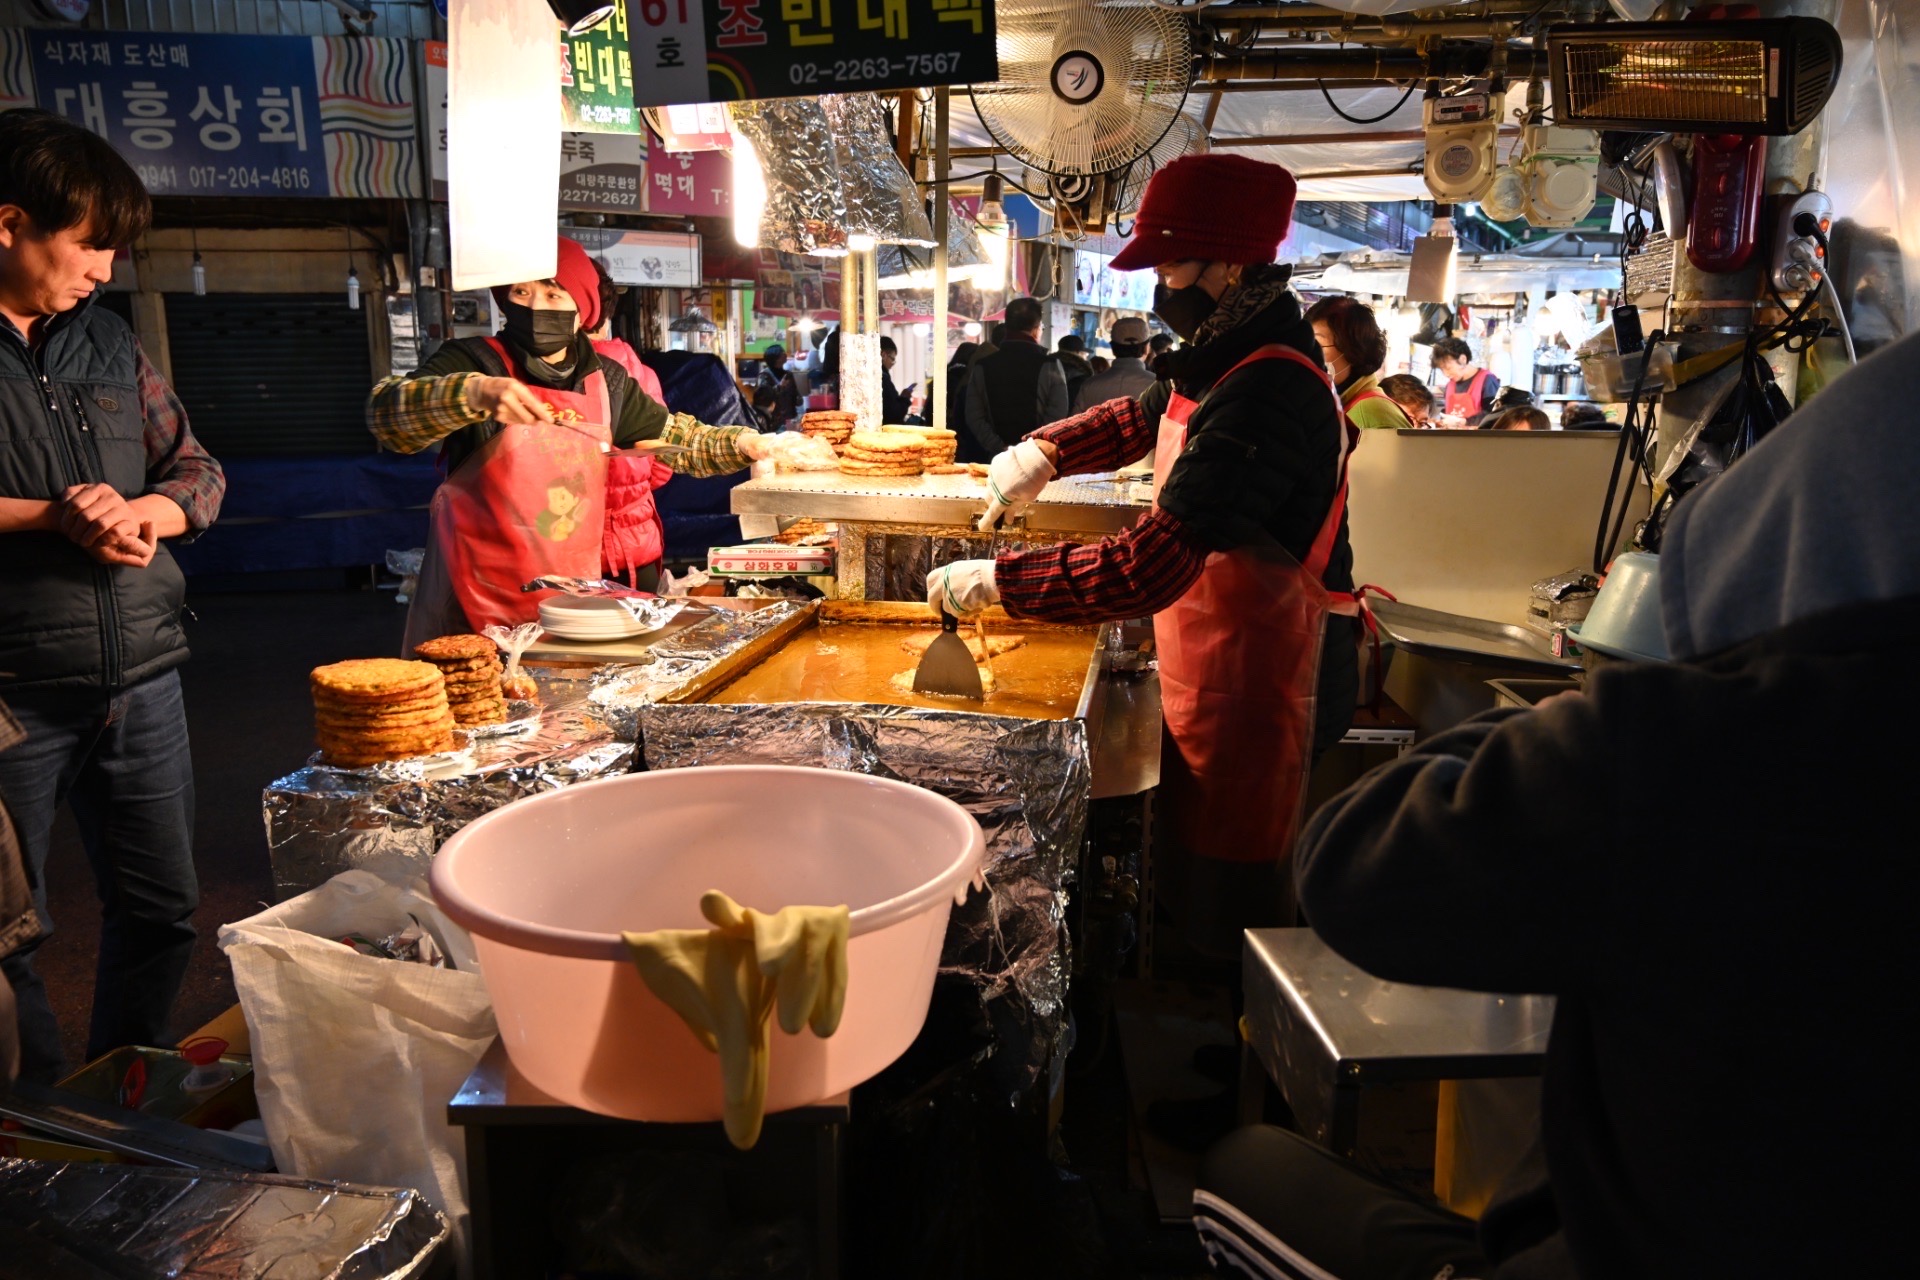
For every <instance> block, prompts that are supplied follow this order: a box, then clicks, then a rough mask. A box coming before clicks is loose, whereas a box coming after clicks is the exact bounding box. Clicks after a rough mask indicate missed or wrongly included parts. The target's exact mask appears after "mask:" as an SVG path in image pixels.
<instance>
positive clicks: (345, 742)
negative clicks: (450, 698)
mask: <svg viewBox="0 0 1920 1280" xmlns="http://www.w3.org/2000/svg"><path fill="white" fill-rule="evenodd" d="M451 728H453V716H452V715H451V714H448V715H444V716H442V717H441V718H440V719H438V720H433V721H430V722H428V723H427V724H418V725H400V726H396V727H394V728H387V729H370V728H365V727H362V726H358V725H356V726H355V727H353V728H351V729H330V728H326V727H324V726H323V727H320V728H318V729H317V730H316V732H315V736H317V737H318V738H319V739H320V745H321V746H323V747H325V746H330V745H340V746H346V747H349V748H352V747H356V746H361V747H364V746H376V745H378V746H383V747H384V746H388V745H396V744H397V745H403V746H410V745H412V744H414V743H417V742H421V741H423V740H430V739H433V738H438V737H439V736H440V735H442V734H444V733H446V732H447V731H448V730H449V729H451Z"/></svg>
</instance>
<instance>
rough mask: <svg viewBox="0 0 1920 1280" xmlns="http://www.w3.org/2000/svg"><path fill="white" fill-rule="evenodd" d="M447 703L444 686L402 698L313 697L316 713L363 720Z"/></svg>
mask: <svg viewBox="0 0 1920 1280" xmlns="http://www.w3.org/2000/svg"><path fill="white" fill-rule="evenodd" d="M446 702H447V694H446V689H445V687H444V686H441V687H437V688H430V689H427V690H426V691H424V692H422V693H419V694H408V695H407V696H405V697H402V698H385V699H381V698H338V697H335V696H333V695H332V694H323V693H318V692H316V693H315V694H314V695H313V709H314V711H315V712H316V713H325V714H328V715H336V716H348V717H357V718H362V719H364V718H365V717H368V716H386V715H405V714H407V713H409V712H413V711H427V710H431V709H432V708H434V707H441V706H445V705H446Z"/></svg>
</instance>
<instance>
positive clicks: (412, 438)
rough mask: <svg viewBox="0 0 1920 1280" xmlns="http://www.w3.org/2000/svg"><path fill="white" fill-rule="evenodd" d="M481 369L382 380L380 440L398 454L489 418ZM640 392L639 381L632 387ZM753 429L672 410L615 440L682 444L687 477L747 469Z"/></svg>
mask: <svg viewBox="0 0 1920 1280" xmlns="http://www.w3.org/2000/svg"><path fill="white" fill-rule="evenodd" d="M485 376H486V375H484V374H480V373H449V374H443V375H441V376H439V377H426V378H383V379H381V380H380V381H379V382H378V383H376V384H375V385H374V388H373V393H372V395H370V396H369V397H368V399H367V427H368V429H369V430H371V431H372V432H373V434H374V436H375V437H376V438H377V439H378V440H379V441H380V443H381V444H383V445H385V446H386V447H387V448H389V449H392V450H393V451H394V452H396V453H419V452H421V451H423V450H425V449H428V448H431V447H432V446H433V445H435V444H438V443H439V442H440V441H442V440H444V439H446V438H447V437H448V436H450V435H452V434H453V433H454V432H456V431H459V430H462V429H464V428H466V427H474V426H479V425H480V424H482V423H484V422H486V421H488V418H489V415H488V414H487V413H486V411H485V410H482V409H476V408H474V407H473V405H472V403H471V402H470V401H469V399H468V397H467V391H468V388H469V387H470V386H472V384H473V382H474V380H475V379H476V378H482V377H485ZM634 390H635V391H636V392H638V391H639V385H638V384H637V383H636V384H635V385H634ZM751 429H752V428H750V427H712V426H708V425H707V424H706V423H704V422H701V421H699V420H698V419H696V418H693V417H692V416H690V415H688V414H684V413H675V414H669V415H668V416H667V422H666V425H665V426H664V427H662V428H661V429H660V434H659V435H658V436H657V437H639V438H636V439H631V440H629V439H622V438H620V437H619V436H618V435H616V436H615V438H614V443H615V444H617V445H622V446H625V445H632V444H636V443H638V442H639V439H644V438H657V439H658V440H660V441H661V442H662V443H663V444H676V445H684V446H685V447H686V448H687V449H689V450H691V452H689V453H687V454H686V455H684V456H682V457H678V458H675V459H674V460H673V469H674V470H675V471H677V472H681V473H684V474H686V475H690V476H695V477H700V476H722V475H728V474H730V473H732V472H735V471H740V470H743V469H744V468H746V467H748V466H750V465H752V460H751V459H749V458H748V457H747V456H746V455H744V454H742V453H741V452H740V448H739V443H738V442H739V439H740V436H741V434H742V433H744V432H746V431H749V430H751Z"/></svg>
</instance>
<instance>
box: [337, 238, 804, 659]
mask: <svg viewBox="0 0 1920 1280" xmlns="http://www.w3.org/2000/svg"><path fill="white" fill-rule="evenodd" d="M557 258H558V263H557V266H556V269H555V271H554V274H553V276H552V277H550V278H549V279H546V280H529V281H525V282H523V283H520V284H511V285H497V286H495V287H494V290H493V297H494V301H495V302H496V303H498V304H499V307H500V310H501V312H502V313H503V314H504V315H505V317H506V323H505V324H504V325H503V326H502V327H501V329H500V332H499V333H498V334H495V335H494V336H493V337H490V338H456V339H454V340H453V341H451V342H446V343H443V344H442V345H441V346H440V348H439V349H438V350H437V351H435V352H434V353H433V355H432V356H430V357H428V359H427V361H426V363H424V364H422V365H421V366H420V367H419V368H418V369H415V370H414V371H413V372H412V373H410V374H408V375H407V376H406V377H404V378H387V379H385V380H383V381H381V382H380V383H379V384H377V385H376V386H375V387H374V388H373V393H372V394H371V395H370V396H369V397H368V399H367V426H368V427H369V428H371V429H372V431H373V434H374V435H375V436H377V437H378V438H379V440H380V442H381V443H382V444H384V445H386V446H387V447H388V448H389V449H393V450H395V451H397V452H400V453H419V452H421V451H422V450H424V449H427V448H429V447H431V446H433V445H435V444H438V445H440V446H441V460H442V462H443V463H444V470H445V472H446V476H447V478H446V480H445V481H444V482H443V483H442V484H441V486H440V488H439V490H438V491H437V492H436V493H435V494H434V496H433V506H432V511H431V536H430V537H429V539H428V545H427V556H426V563H424V564H423V565H422V566H421V569H420V583H419V588H418V590H417V591H416V593H415V595H414V598H413V601H412V604H411V606H410V607H409V608H408V611H407V638H406V647H407V651H408V652H409V653H411V652H412V649H413V646H414V645H416V644H418V643H420V642H422V641H425V640H430V639H432V638H433V637H435V636H440V635H448V634H451V633H453V632H461V631H478V630H480V629H481V628H482V627H485V626H488V625H490V624H493V623H504V624H513V623H520V622H530V621H532V620H533V619H534V618H535V616H536V615H537V614H538V607H537V606H538V604H539V601H540V600H541V598H542V595H541V594H539V593H533V594H529V593H526V592H523V591H521V589H520V588H521V586H522V585H523V584H525V583H526V582H528V581H530V580H532V579H534V578H538V577H541V576H544V575H548V574H554V575H560V576H565V577H577V578H597V577H599V576H600V573H601V547H602V541H603V537H604V519H605V506H606V496H607V450H608V448H609V447H611V448H622V449H624V448H645V447H646V446H647V445H648V444H649V443H650V442H656V441H657V442H660V443H665V444H672V445H684V446H686V447H687V448H688V449H689V450H690V452H689V453H687V454H686V455H685V456H684V457H682V458H680V459H679V460H678V461H677V467H678V469H679V470H681V471H683V472H686V473H688V474H690V475H696V476H710V475H724V474H726V473H727V472H731V471H739V470H742V469H744V468H746V467H748V466H750V465H752V463H753V462H755V461H756V460H758V459H759V458H762V457H764V456H766V452H767V449H766V445H765V443H764V442H763V441H762V440H761V438H760V436H759V435H758V434H757V433H756V432H754V431H752V430H750V429H748V428H746V427H710V426H706V425H704V424H702V423H699V422H695V421H694V420H693V419H691V418H689V417H687V416H686V415H684V414H669V413H668V411H667V407H666V406H665V405H663V404H661V403H660V402H659V401H658V400H656V399H655V398H653V397H652V396H650V395H648V394H647V393H646V392H645V391H644V390H642V389H641V388H640V386H639V385H638V384H637V383H635V381H634V380H633V378H632V376H631V375H630V374H628V373H627V371H626V370H625V369H623V368H621V367H620V366H619V365H618V364H616V363H615V362H613V361H611V360H603V359H602V358H601V357H600V356H599V355H597V354H596V353H595V351H594V348H593V343H592V341H591V339H590V336H589V335H591V334H592V333H593V331H594V330H595V329H596V328H598V327H599V324H600V283H599V281H600V277H599V273H598V272H597V271H596V270H595V269H594V265H593V260H592V259H591V258H589V257H588V256H587V252H586V250H584V249H582V248H581V247H580V246H579V245H578V244H576V243H575V242H574V241H572V240H568V239H566V238H565V237H561V238H560V240H559V247H558V251H557ZM556 531H558V532H559V533H561V534H563V535H564V536H556ZM641 585H649V586H650V585H651V584H641Z"/></svg>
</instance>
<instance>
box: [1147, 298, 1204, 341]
mask: <svg viewBox="0 0 1920 1280" xmlns="http://www.w3.org/2000/svg"><path fill="white" fill-rule="evenodd" d="M1219 308H1220V303H1219V301H1218V300H1217V299H1215V298H1214V296H1213V295H1212V294H1210V293H1208V292H1207V291H1206V290H1205V289H1202V288H1201V287H1200V286H1199V285H1198V284H1197V283H1196V284H1190V285H1188V286H1187V287H1186V288H1184V289H1169V288H1167V286H1165V285H1164V284H1161V285H1155V286H1154V288H1153V314H1155V315H1157V316H1159V317H1160V319H1161V321H1162V322H1164V323H1165V324H1166V326H1167V328H1169V329H1171V330H1173V331H1174V332H1175V333H1177V334H1179V335H1180V338H1181V340H1182V341H1184V342H1192V341H1193V335H1194V334H1196V333H1198V332H1200V326H1201V325H1203V324H1205V323H1206V322H1207V317H1208V316H1210V315H1212V314H1213V313H1214V312H1215V311H1217V310H1219Z"/></svg>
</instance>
